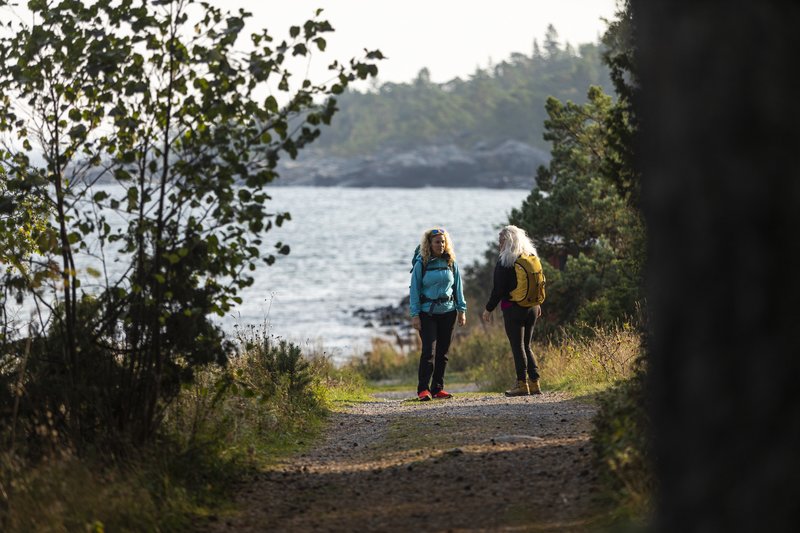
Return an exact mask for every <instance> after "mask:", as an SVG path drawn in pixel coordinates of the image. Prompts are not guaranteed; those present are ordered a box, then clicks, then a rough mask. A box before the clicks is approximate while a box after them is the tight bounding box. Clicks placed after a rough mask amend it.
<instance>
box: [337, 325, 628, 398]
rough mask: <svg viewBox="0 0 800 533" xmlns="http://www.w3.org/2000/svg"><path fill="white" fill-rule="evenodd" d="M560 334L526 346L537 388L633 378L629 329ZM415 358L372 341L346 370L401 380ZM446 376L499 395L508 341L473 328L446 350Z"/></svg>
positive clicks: (507, 378) (510, 364) (584, 387)
mask: <svg viewBox="0 0 800 533" xmlns="http://www.w3.org/2000/svg"><path fill="white" fill-rule="evenodd" d="M574 331H576V330H571V331H570V332H567V331H564V332H562V333H561V335H560V336H559V338H558V340H557V341H556V340H547V341H535V342H534V343H533V345H532V349H533V352H534V356H535V357H536V359H537V363H538V365H539V373H540V374H541V381H542V384H543V386H545V387H547V388H549V389H550V390H564V391H569V392H573V393H576V394H586V393H592V392H596V391H599V390H603V389H605V388H607V387H609V386H610V385H612V384H614V383H616V382H617V381H621V380H625V379H627V378H629V377H631V376H632V375H633V372H634V364H635V361H636V358H637V356H638V354H639V352H640V348H639V336H638V334H637V332H636V331H635V330H634V329H633V327H632V326H630V325H629V324H623V325H610V326H605V327H586V326H585V327H583V328H581V331H583V332H584V333H583V334H577V333H574ZM418 357H419V354H418V353H414V352H403V351H399V350H397V349H396V348H394V346H393V345H392V344H389V343H386V342H380V341H376V342H375V343H373V349H372V350H371V351H369V352H367V353H366V354H365V355H364V357H363V358H361V359H358V360H357V361H355V362H354V363H352V367H353V368H354V369H355V370H356V371H357V372H359V373H360V374H361V375H363V376H364V377H365V378H366V379H369V380H386V379H404V378H407V377H408V376H413V375H415V373H416V369H417V364H418V361H419V359H418ZM447 368H448V372H458V373H460V374H462V375H464V376H467V378H468V379H469V380H470V381H473V382H475V383H476V384H477V385H478V387H479V388H480V389H481V390H485V391H495V392H496V391H502V390H503V389H505V388H507V387H508V386H510V385H511V384H513V382H514V380H515V379H516V375H515V371H514V359H513V357H512V355H511V349H510V347H509V344H508V339H507V337H506V335H505V332H504V330H503V328H502V327H500V326H499V325H494V326H485V327H482V328H473V329H472V330H471V331H470V332H469V333H468V334H467V335H465V336H463V337H461V338H459V339H457V340H456V341H455V342H454V343H453V345H452V347H451V350H450V354H449V363H448V367H447Z"/></svg>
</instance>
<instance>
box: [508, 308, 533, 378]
mask: <svg viewBox="0 0 800 533" xmlns="http://www.w3.org/2000/svg"><path fill="white" fill-rule="evenodd" d="M503 323H504V324H505V326H506V335H507V336H508V342H509V343H510V344H511V353H513V354H514V367H515V368H516V370H517V379H518V380H520V381H524V380H525V378H527V377H530V379H532V380H534V381H535V380H537V379H539V367H538V366H537V365H536V358H535V357H533V352H532V351H531V338H532V337H533V326H534V325H536V312H535V311H534V308H532V307H520V306H519V305H517V304H514V305H513V306H512V307H509V308H508V309H504V310H503Z"/></svg>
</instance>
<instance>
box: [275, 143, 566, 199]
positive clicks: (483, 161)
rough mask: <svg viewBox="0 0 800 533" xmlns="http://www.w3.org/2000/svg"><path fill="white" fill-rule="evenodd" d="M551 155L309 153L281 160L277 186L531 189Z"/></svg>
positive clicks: (482, 146)
mask: <svg viewBox="0 0 800 533" xmlns="http://www.w3.org/2000/svg"><path fill="white" fill-rule="evenodd" d="M549 161H550V154H548V153H547V152H545V151H544V150H541V149H539V148H536V147H534V146H531V145H528V144H525V143H522V142H519V141H515V140H506V141H504V142H502V143H499V144H496V145H489V144H488V143H485V142H482V143H477V144H475V145H474V146H472V147H471V148H468V149H465V148H462V147H459V146H456V145H454V144H439V145H427V146H422V147H417V148H410V149H404V150H399V149H383V150H380V151H379V152H376V153H375V154H370V155H364V156H353V157H341V156H332V155H329V154H326V153H324V152H321V151H318V150H315V149H314V148H308V149H305V150H303V151H302V152H300V154H299V155H298V158H297V159H296V160H292V159H289V158H287V157H283V158H281V160H280V162H279V164H278V168H277V170H278V174H279V176H280V179H278V180H276V181H275V182H274V184H275V185H276V186H289V185H294V186H298V185H299V186H316V187H319V186H321V187H330V186H338V187H408V188H411V187H484V188H505V189H528V190H529V189H531V188H533V187H534V186H535V175H536V171H537V169H538V168H539V166H540V165H546V164H547V163H548V162H549Z"/></svg>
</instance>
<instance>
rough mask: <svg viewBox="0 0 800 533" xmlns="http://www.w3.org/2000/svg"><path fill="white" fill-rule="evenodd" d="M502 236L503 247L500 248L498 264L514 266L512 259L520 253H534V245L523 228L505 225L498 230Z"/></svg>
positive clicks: (514, 259) (515, 258)
mask: <svg viewBox="0 0 800 533" xmlns="http://www.w3.org/2000/svg"><path fill="white" fill-rule="evenodd" d="M500 236H501V237H502V238H503V247H502V248H501V249H500V264H501V265H503V266H505V267H510V266H514V261H516V260H517V258H518V257H519V256H521V255H535V256H538V255H539V254H537V253H536V247H535V246H534V245H533V241H531V239H530V237H528V234H527V233H525V230H524V229H522V228H518V227H517V226H511V225H508V226H505V227H504V228H503V229H501V230H500Z"/></svg>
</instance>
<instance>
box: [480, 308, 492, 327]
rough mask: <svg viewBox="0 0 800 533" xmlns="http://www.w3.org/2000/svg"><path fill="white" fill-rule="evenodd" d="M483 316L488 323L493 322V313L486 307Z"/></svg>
mask: <svg viewBox="0 0 800 533" xmlns="http://www.w3.org/2000/svg"><path fill="white" fill-rule="evenodd" d="M481 318H482V319H483V321H484V322H486V323H487V324H488V323H491V321H492V313H490V312H489V311H487V310H486V309H484V310H483V314H482V315H481Z"/></svg>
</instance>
